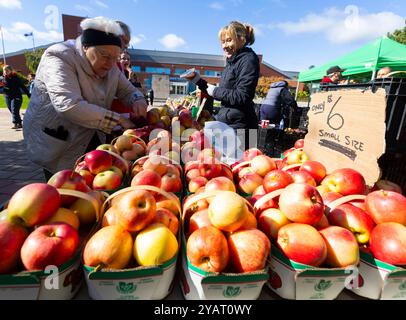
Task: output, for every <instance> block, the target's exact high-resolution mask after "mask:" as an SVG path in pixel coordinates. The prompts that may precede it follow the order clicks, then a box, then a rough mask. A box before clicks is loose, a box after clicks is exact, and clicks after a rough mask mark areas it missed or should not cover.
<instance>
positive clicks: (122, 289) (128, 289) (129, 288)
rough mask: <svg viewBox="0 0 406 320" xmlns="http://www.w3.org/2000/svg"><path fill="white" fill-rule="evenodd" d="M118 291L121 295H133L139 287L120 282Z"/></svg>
mask: <svg viewBox="0 0 406 320" xmlns="http://www.w3.org/2000/svg"><path fill="white" fill-rule="evenodd" d="M116 289H117V291H118V292H119V293H121V294H131V293H133V292H135V290H137V285H135V284H134V283H125V282H120V283H119V284H118V285H117V287H116Z"/></svg>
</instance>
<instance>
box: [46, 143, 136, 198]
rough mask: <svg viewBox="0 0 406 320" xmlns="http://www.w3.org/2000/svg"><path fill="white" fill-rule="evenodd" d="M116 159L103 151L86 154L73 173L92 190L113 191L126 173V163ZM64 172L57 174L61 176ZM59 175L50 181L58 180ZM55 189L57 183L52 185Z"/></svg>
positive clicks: (57, 185)
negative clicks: (80, 177) (81, 178)
mask: <svg viewBox="0 0 406 320" xmlns="http://www.w3.org/2000/svg"><path fill="white" fill-rule="evenodd" d="M124 161H126V160H121V159H120V158H118V157H115V156H113V155H111V154H110V153H109V152H107V151H105V150H93V151H91V152H88V153H87V154H86V155H85V157H84V160H83V161H81V162H79V163H78V164H77V165H76V167H75V172H77V173H78V174H79V175H80V176H82V177H83V179H84V180H85V182H86V184H87V186H89V187H90V188H91V189H93V190H115V189H117V188H119V187H120V186H121V185H122V183H123V179H124V178H125V176H126V174H127V172H128V165H129V164H128V163H126V162H124ZM63 172H65V170H64V171H62V172H61V173H59V174H60V175H61V176H63V177H64V175H63V174H62V173H63ZM58 179H59V175H57V176H55V177H53V178H52V179H51V180H50V181H51V183H53V181H54V180H58ZM53 184H54V185H55V186H56V187H57V188H59V187H60V184H59V183H58V182H55V183H53Z"/></svg>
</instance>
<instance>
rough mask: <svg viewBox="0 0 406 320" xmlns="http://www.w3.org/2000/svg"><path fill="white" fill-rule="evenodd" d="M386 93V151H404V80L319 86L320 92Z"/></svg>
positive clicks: (405, 105)
mask: <svg viewBox="0 0 406 320" xmlns="http://www.w3.org/2000/svg"><path fill="white" fill-rule="evenodd" d="M379 88H384V89H385V91H386V120H385V122H386V137H385V139H386V150H387V152H389V153H400V152H405V151H406V79H405V78H385V79H376V80H374V81H371V82H368V83H360V84H348V85H330V84H329V85H321V86H320V90H321V91H332V90H341V89H362V90H372V91H373V92H375V91H376V90H378V89H379Z"/></svg>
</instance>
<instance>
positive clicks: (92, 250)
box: [83, 225, 134, 269]
mask: <svg viewBox="0 0 406 320" xmlns="http://www.w3.org/2000/svg"><path fill="white" fill-rule="evenodd" d="M133 243H134V240H133V239H132V237H131V234H130V233H129V232H128V231H126V230H125V229H123V228H122V227H121V226H118V225H114V226H107V227H104V228H102V229H100V230H99V231H97V232H96V233H95V234H94V235H93V236H92V237H91V238H90V239H89V241H88V242H87V243H86V247H85V249H84V251H83V262H84V264H85V265H86V266H89V267H101V268H107V269H123V268H125V267H126V266H127V265H128V264H129V262H130V260H131V256H132V254H133Z"/></svg>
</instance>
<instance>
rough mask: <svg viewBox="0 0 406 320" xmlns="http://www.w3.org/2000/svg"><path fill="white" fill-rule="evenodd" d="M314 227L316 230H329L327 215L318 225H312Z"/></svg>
mask: <svg viewBox="0 0 406 320" xmlns="http://www.w3.org/2000/svg"><path fill="white" fill-rule="evenodd" d="M312 226H313V227H315V228H316V230H323V229H324V228H327V227H329V226H330V224H329V222H328V218H327V216H326V215H325V214H323V216H322V217H321V219H320V221H319V222H317V223H314V224H312Z"/></svg>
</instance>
